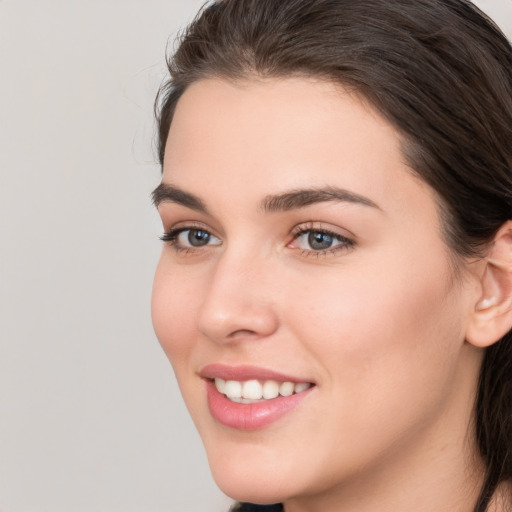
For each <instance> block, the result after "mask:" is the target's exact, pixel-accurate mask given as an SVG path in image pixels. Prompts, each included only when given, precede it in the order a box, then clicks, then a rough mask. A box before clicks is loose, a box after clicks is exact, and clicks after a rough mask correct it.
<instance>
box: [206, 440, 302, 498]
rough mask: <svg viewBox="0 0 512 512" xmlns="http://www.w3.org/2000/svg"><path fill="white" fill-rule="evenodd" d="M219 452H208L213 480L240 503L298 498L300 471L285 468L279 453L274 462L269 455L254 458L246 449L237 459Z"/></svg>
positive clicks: (235, 456) (225, 452) (221, 451)
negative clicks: (295, 492)
mask: <svg viewBox="0 0 512 512" xmlns="http://www.w3.org/2000/svg"><path fill="white" fill-rule="evenodd" d="M253 448H254V447H253ZM256 451H257V449H256ZM215 452H216V453H215V454H213V453H211V452H208V450H207V454H208V460H209V464H210V470H211V472H212V475H213V478H214V480H215V482H216V484H217V485H218V487H219V488H220V489H221V490H222V492H224V494H226V495H227V496H229V497H230V498H233V499H234V500H236V501H241V502H249V503H255V504H259V505H269V504H273V503H280V502H282V501H283V500H285V499H287V498H289V497H290V496H293V495H294V489H292V488H291V487H292V486H294V487H297V488H298V487H300V482H299V481H298V479H297V478H296V476H297V475H296V473H297V470H295V471H293V472H291V468H288V467H283V465H282V460H281V461H280V460H279V459H280V457H279V456H278V455H276V454H275V452H274V454H273V455H272V456H271V457H270V458H269V457H266V456H265V455H266V454H265V453H261V452H259V453H253V454H250V453H249V452H250V450H243V449H242V450H240V453H239V454H238V455H233V453H232V450H226V451H224V450H215ZM294 473H295V477H294Z"/></svg>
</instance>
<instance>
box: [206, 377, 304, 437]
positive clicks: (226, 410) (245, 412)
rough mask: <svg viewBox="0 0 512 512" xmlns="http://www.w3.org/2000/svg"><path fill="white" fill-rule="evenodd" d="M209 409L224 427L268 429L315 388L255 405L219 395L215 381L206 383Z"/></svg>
mask: <svg viewBox="0 0 512 512" xmlns="http://www.w3.org/2000/svg"><path fill="white" fill-rule="evenodd" d="M206 389H207V397H208V407H209V409H210V413H211V415H212V416H213V417H214V418H215V419H216V420H217V421H218V422H219V423H222V424H223V425H225V426H227V427H231V428H236V429H238V430H256V429H259V428H263V427H266V426H267V425H270V424H271V423H274V422H275V421H277V420H278V419H279V418H281V417H283V416H284V415H285V414H287V413H288V412H290V411H292V410H293V409H295V407H297V406H298V405H299V404H300V403H301V402H302V400H303V399H304V398H305V397H306V396H307V395H309V393H310V391H311V390H312V389H313V387H311V388H309V389H307V390H306V391H302V392H301V393H296V394H294V395H290V396H286V397H285V396H279V397H277V398H273V399H272V400H265V401H262V402H257V403H253V404H242V403H238V402H232V401H231V400H229V398H227V397H226V395H223V394H221V393H219V391H218V390H217V388H216V387H215V384H214V383H213V381H210V380H208V381H206Z"/></svg>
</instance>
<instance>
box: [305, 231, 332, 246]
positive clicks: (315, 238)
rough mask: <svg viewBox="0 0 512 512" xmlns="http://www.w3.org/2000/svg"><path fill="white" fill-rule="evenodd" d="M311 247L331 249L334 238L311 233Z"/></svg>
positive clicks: (309, 240)
mask: <svg viewBox="0 0 512 512" xmlns="http://www.w3.org/2000/svg"><path fill="white" fill-rule="evenodd" d="M308 242H309V245H310V247H311V248H312V249H315V250H322V249H329V247H331V245H332V236H330V235H328V234H327V233H319V232H318V231H317V232H314V231H313V232H311V233H310V234H309V237H308Z"/></svg>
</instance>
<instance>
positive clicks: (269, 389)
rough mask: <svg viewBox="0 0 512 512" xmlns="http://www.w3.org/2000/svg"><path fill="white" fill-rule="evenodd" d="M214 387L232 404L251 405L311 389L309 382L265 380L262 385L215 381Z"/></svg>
mask: <svg viewBox="0 0 512 512" xmlns="http://www.w3.org/2000/svg"><path fill="white" fill-rule="evenodd" d="M215 387H216V388H217V390H218V391H219V393H222V394H223V395H226V396H227V397H228V398H229V399H230V400H232V401H233V402H239V403H252V401H259V400H261V399H264V400H271V399H273V398H277V397H278V396H279V395H281V396H291V395H293V393H301V392H302V391H305V390H306V389H308V388H310V387H311V384H310V383H309V382H298V383H294V382H281V384H279V383H278V382H276V381H275V380H267V381H265V382H264V383H263V384H262V383H261V382H260V381H258V380H247V381H245V382H239V381H237V380H224V379H220V378H216V379H215Z"/></svg>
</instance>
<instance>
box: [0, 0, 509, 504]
mask: <svg viewBox="0 0 512 512" xmlns="http://www.w3.org/2000/svg"><path fill="white" fill-rule="evenodd" d="M276 1H277V0H276ZM201 4H202V1H198V0H89V1H83V0H46V1H45V0H3V1H2V0H0V511H1V512H103V511H105V512H157V511H158V512H159V511H162V512H163V511H166V512H178V511H179V512H223V511H226V510H227V508H228V504H229V500H228V499H227V498H226V497H225V496H223V495H222V494H221V493H220V492H219V491H218V490H217V489H216V488H215V484H214V483H213V481H212V479H211V477H210V475H209V472H208V469H207V465H206V460H205V457H204V454H203V451H202V446H201V444H200V441H199V438H198V436H197V434H196V432H195V430H194V427H193V425H192V422H191V421H190V420H189V418H188V415H187V413H186V410H185V408H184V406H183V404H182V402H181V398H180V396H179V392H178V390H177V386H176V383H175V381H174V377H173V376H172V372H171V368H170V365H169V364H168V362H167V360H166V358H165V356H164V354H163V352H162V351H161V349H160V347H159V346H158V344H157V342H156V339H155V336H154V334H153V331H152V327H151V321H150V313H149V302H150V292H151V281H152V274H153V269H154V267H155V264H156V261H157V258H158V253H159V248H160V243H159V241H158V239H157V238H158V235H159V234H160V227H159V224H158V221H157V218H156V215H155V213H154V212H153V210H152V207H151V205H150V201H149V194H150V191H151V190H152V189H153V188H154V187H155V186H156V185H157V183H158V181H159V168H158V165H157V164H156V158H155V153H154V151H153V145H152V136H153V133H154V125H153V120H152V103H153V98H154V95H155V92H156V90H157V88H158V85H159V83H160V81H161V80H162V77H163V75H164V69H165V68H164V48H165V45H166V42H167V39H168V37H169V35H171V34H173V33H175V32H176V30H177V29H178V28H179V27H182V26H183V25H184V24H185V23H186V22H187V21H189V20H190V19H191V18H192V16H193V14H194V13H195V12H196V10H197V8H198V7H199V6H200V5H201ZM478 4H479V5H480V6H482V7H483V8H484V9H485V10H487V11H488V12H489V13H490V14H491V15H492V16H493V17H494V18H495V19H496V20H497V22H498V23H499V24H501V25H502V26H503V28H504V29H505V30H506V31H507V32H508V34H509V36H510V35H512V0H481V1H479V2H478Z"/></svg>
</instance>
